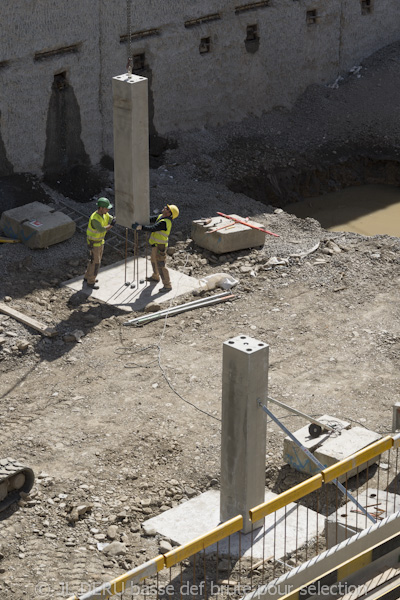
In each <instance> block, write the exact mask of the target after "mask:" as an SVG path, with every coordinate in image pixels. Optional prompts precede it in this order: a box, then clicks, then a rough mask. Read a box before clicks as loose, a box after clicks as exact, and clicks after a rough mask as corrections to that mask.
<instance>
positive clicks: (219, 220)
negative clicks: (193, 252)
mask: <svg viewBox="0 0 400 600" xmlns="http://www.w3.org/2000/svg"><path fill="white" fill-rule="evenodd" d="M230 216H232V217H235V218H237V219H242V220H244V219H243V217H239V216H238V215H234V214H232V215H230ZM248 223H249V224H250V225H254V226H255V227H264V226H263V225H262V224H261V223H256V222H255V221H250V220H249V221H248ZM220 228H221V229H220ZM212 229H218V231H214V232H211V233H210V231H211V230H212ZM265 235H266V234H265V233H264V232H263V231H259V230H258V229H252V228H251V227H246V225H242V224H240V223H235V222H234V221H231V220H229V219H227V218H225V217H214V218H212V219H211V221H210V222H209V223H207V225H206V224H205V221H204V219H203V220H198V221H193V222H192V233H191V236H192V240H193V241H194V242H195V243H196V244H197V245H198V246H200V247H201V248H205V249H206V250H210V251H211V252H214V254H224V253H226V252H234V251H236V250H243V249H245V248H256V247H259V246H263V245H264V242H265Z"/></svg>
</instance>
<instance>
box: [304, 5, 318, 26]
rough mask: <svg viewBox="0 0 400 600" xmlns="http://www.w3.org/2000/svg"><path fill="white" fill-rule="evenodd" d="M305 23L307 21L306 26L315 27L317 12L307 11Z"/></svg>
mask: <svg viewBox="0 0 400 600" xmlns="http://www.w3.org/2000/svg"><path fill="white" fill-rule="evenodd" d="M306 21H307V25H316V24H317V11H316V10H315V9H313V10H308V11H307V13H306Z"/></svg>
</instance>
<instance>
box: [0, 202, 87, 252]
mask: <svg viewBox="0 0 400 600" xmlns="http://www.w3.org/2000/svg"><path fill="white" fill-rule="evenodd" d="M0 226H1V228H2V230H3V232H4V233H5V235H7V236H8V237H10V238H14V239H19V240H21V242H23V243H24V244H25V245H26V246H28V247H29V248H47V247H48V246H53V245H54V244H58V243H60V242H64V241H65V240H68V239H69V238H70V237H72V236H73V235H74V233H75V229H76V225H75V222H74V221H73V220H72V219H71V218H70V217H68V216H67V215H65V214H64V213H62V212H58V211H55V210H54V209H53V208H50V207H49V206H46V204H42V203H41V202H32V203H31V204H26V205H25V206H20V207H18V208H13V209H11V210H7V211H5V212H3V214H2V215H1V220H0Z"/></svg>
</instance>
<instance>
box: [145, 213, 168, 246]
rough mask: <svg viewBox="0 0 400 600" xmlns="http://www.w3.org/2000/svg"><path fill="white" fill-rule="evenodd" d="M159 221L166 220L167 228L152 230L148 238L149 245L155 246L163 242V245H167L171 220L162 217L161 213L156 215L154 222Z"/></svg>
mask: <svg viewBox="0 0 400 600" xmlns="http://www.w3.org/2000/svg"><path fill="white" fill-rule="evenodd" d="M160 221H165V222H166V224H167V230H166V231H152V232H151V235H150V239H149V243H150V245H151V246H155V245H157V244H165V246H168V238H169V234H170V233H171V227H172V222H171V219H163V218H162V215H158V217H157V220H156V223H159V222H160Z"/></svg>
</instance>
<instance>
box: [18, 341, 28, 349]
mask: <svg viewBox="0 0 400 600" xmlns="http://www.w3.org/2000/svg"><path fill="white" fill-rule="evenodd" d="M17 348H18V350H20V351H21V352H24V351H25V350H28V348H29V342H28V340H19V342H17Z"/></svg>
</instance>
